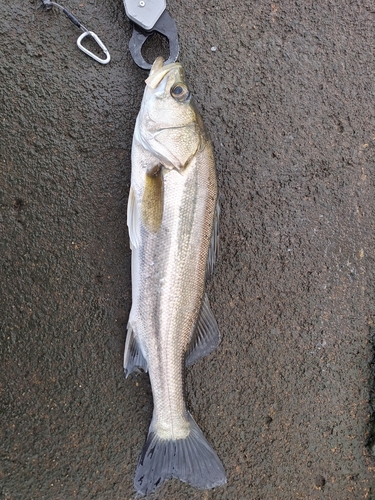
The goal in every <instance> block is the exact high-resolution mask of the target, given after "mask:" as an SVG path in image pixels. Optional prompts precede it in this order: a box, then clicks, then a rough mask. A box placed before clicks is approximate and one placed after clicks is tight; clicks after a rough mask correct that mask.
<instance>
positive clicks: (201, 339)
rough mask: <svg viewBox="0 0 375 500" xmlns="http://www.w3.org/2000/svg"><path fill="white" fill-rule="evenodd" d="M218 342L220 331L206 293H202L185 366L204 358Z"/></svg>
mask: <svg viewBox="0 0 375 500" xmlns="http://www.w3.org/2000/svg"><path fill="white" fill-rule="evenodd" d="M219 343H220V332H219V328H218V326H217V323H216V319H215V317H214V315H213V313H212V311H211V308H210V303H209V301H208V297H207V294H204V297H203V302H202V307H201V310H200V313H199V316H198V321H197V326H196V328H195V332H194V334H193V337H192V339H191V341H190V347H189V349H188V351H187V353H186V361H185V364H186V366H190V365H192V364H193V363H195V362H196V361H197V360H198V359H200V358H204V357H205V356H207V355H208V354H210V352H212V351H213V350H214V349H216V347H217V346H218V345H219Z"/></svg>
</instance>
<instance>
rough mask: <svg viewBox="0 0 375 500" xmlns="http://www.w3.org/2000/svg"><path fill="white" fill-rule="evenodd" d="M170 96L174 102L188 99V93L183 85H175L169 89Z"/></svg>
mask: <svg viewBox="0 0 375 500" xmlns="http://www.w3.org/2000/svg"><path fill="white" fill-rule="evenodd" d="M171 96H172V97H173V99H176V101H186V100H187V99H188V98H189V97H190V92H189V90H188V88H187V87H186V85H184V84H183V83H176V85H173V87H172V88H171Z"/></svg>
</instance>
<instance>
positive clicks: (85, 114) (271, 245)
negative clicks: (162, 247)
mask: <svg viewBox="0 0 375 500" xmlns="http://www.w3.org/2000/svg"><path fill="white" fill-rule="evenodd" d="M39 5H40V2H39V1H36V0H34V1H28V2H26V1H21V0H14V1H9V0H4V1H3V2H2V3H1V4H0V39H1V53H2V58H1V59H2V62H1V65H0V75H1V93H2V95H1V127H2V128H1V136H0V144H1V169H0V175H1V176H0V196H1V197H0V217H1V218H0V238H1V240H0V241H1V251H0V255H1V274H0V283H1V293H0V294H1V297H0V300H1V306H0V307H1V316H0V329H1V347H0V359H1V373H0V377H1V380H0V382H1V397H2V406H1V413H0V436H1V466H0V498H2V499H4V500H5V499H6V500H31V499H35V500H36V499H38V500H39V499H46V500H52V499H53V500H70V499H73V498H77V499H100V500H102V499H103V500H117V499H132V498H134V492H133V475H134V471H135V466H136V462H137V459H138V455H139V452H140V450H141V448H142V445H143V441H144V439H145V436H146V432H147V429H148V425H149V420H150V416H151V412H152V397H151V390H150V386H149V382H148V378H147V375H142V376H140V377H139V378H137V379H131V380H125V378H124V376H123V372H122V353H123V346H124V339H125V332H126V322H127V316H128V312H129V309H130V305H131V289H130V260H129V258H130V252H129V241H128V235H127V228H126V204H127V196H128V189H129V179H130V148H131V140H132V131H133V126H134V122H135V117H136V115H137V112H138V109H139V105H140V101H141V96H142V93H143V80H144V78H145V77H146V73H145V72H143V71H142V70H140V69H138V68H137V67H136V66H135V65H134V64H133V62H132V60H131V57H130V54H129V52H128V49H127V43H128V40H129V39H130V36H131V28H130V26H129V23H128V21H127V19H126V17H125V14H124V10H123V6H122V2H121V1H120V0H106V1H103V2H100V1H98V0H87V1H85V2H81V3H79V2H77V1H73V0H69V1H66V2H65V3H64V5H65V6H66V7H67V8H69V9H70V10H72V11H73V12H74V13H75V14H76V16H77V17H78V18H79V19H81V20H82V21H83V22H84V24H86V25H87V26H88V27H89V28H90V29H92V30H94V31H95V32H96V33H97V34H98V35H99V36H100V37H101V38H102V40H103V41H104V42H105V43H106V45H107V46H108V48H109V50H110V52H111V55H112V61H111V63H110V64H109V65H108V66H105V67H103V66H100V65H98V64H97V63H95V62H93V61H92V60H91V59H89V58H88V57H87V56H85V55H84V54H82V53H81V52H80V51H79V50H78V49H77V48H76V46H75V40H76V38H77V36H78V35H79V30H78V29H77V28H76V27H74V26H73V25H72V24H71V23H69V21H68V20H67V19H66V18H65V17H64V16H63V15H62V14H60V13H56V14H53V13H51V12H49V13H46V12H43V11H42V10H41V9H39V8H38V7H39ZM168 7H169V11H170V13H171V15H172V16H173V17H174V18H175V20H176V22H177V25H178V29H179V36H180V43H181V53H180V54H181V56H180V61H181V62H182V63H183V65H184V66H185V69H186V72H187V75H188V79H189V81H190V84H191V88H192V90H193V92H194V94H195V96H196V100H197V101H198V104H199V107H200V109H201V111H202V114H203V117H204V120H205V123H206V124H207V128H208V129H209V131H210V133H211V136H212V139H213V142H214V147H215V152H216V158H217V166H218V177H219V184H220V191H221V196H222V223H221V255H220V260H219V263H218V266H217V269H216V273H215V277H214V279H213V281H212V282H211V283H210V290H209V292H210V297H211V302H212V307H213V309H214V311H215V313H216V317H217V320H218V324H219V326H220V328H221V331H222V334H223V341H222V344H221V345H220V347H219V348H218V350H217V351H216V352H215V353H214V354H213V355H211V356H210V357H209V358H208V359H205V360H202V361H200V362H199V363H197V364H196V366H194V367H192V368H191V369H189V370H188V372H187V396H188V401H189V406H190V409H191V411H192V414H193V415H194V417H195V419H196V420H197V422H198V423H199V425H200V426H201V428H202V430H203V431H204V432H205V434H206V436H207V437H208V439H209V440H210V442H211V443H212V444H213V445H214V447H215V449H216V451H217V453H218V454H219V456H220V457H221V459H222V461H223V463H224V465H225V467H226V470H227V473H228V485H227V486H225V487H223V488H218V489H217V490H213V491H209V492H201V491H196V490H194V489H193V488H191V487H189V486H188V485H185V484H183V483H180V482H178V481H176V480H173V481H169V482H168V483H166V484H165V485H164V486H163V487H162V488H161V490H160V491H159V492H158V493H157V494H156V495H154V498H158V499H164V500H172V499H186V500H187V499H189V500H190V499H205V500H208V499H212V500H227V499H228V500H229V499H233V500H245V499H246V500H248V499H249V500H290V499H304V500H310V499H311V500H315V499H332V500H349V499H358V500H359V499H368V500H370V499H372V500H374V498H375V476H374V471H375V468H374V461H373V457H371V453H370V450H371V446H372V445H373V444H374V437H375V431H374V420H372V423H371V414H372V411H373V409H374V404H375V386H374V382H373V375H374V362H373V354H374V349H375V347H374V346H375V343H374V339H375V335H374V334H375V326H374V301H373V299H374V257H375V250H374V208H375V201H374V180H375V155H374V151H375V107H374V99H375V61H374V28H375V15H374V5H373V3H372V2H370V1H369V0H359V1H355V2H351V3H346V2H336V3H335V4H334V3H333V2H330V1H328V0H318V1H317V2H312V1H298V0H292V1H290V2H265V1H254V2H230V3H229V2H225V1H223V0H218V2H213V1H211V0H210V1H207V0H201V1H200V2H196V3H194V2H190V3H187V2H183V1H182V0H175V1H172V0H170V1H169V2H168ZM213 46H215V47H217V50H216V51H212V50H211V47H213ZM161 50H162V47H161V44H160V40H159V41H157V40H156V41H154V42H152V43H150V46H149V47H148V49H147V50H146V52H147V55H148V57H149V58H151V59H152V58H153V57H155V56H156V55H159V52H160V51H161ZM366 443H367V444H368V445H369V446H367V447H366Z"/></svg>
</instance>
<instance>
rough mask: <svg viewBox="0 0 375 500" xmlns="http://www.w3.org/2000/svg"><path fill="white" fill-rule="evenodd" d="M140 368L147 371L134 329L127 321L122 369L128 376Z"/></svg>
mask: <svg viewBox="0 0 375 500" xmlns="http://www.w3.org/2000/svg"><path fill="white" fill-rule="evenodd" d="M140 370H143V371H144V372H147V371H148V366H147V361H146V359H145V357H144V356H143V354H142V351H141V349H140V347H139V344H138V341H137V339H136V337H135V335H134V330H133V328H132V326H131V324H130V323H128V333H127V335H126V342H125V352H124V371H125V376H126V377H128V376H129V375H131V374H132V373H133V372H135V373H137V372H139V371H140Z"/></svg>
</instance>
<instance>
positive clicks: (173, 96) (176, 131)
mask: <svg viewBox="0 0 375 500" xmlns="http://www.w3.org/2000/svg"><path fill="white" fill-rule="evenodd" d="M163 62H164V60H163V58H162V57H158V58H157V59H156V60H155V62H154V64H153V66H152V68H151V71H150V75H149V77H148V78H147V80H146V88H145V91H144V96H143V100H142V105H141V109H140V112H139V115H138V118H137V124H136V128H135V138H136V139H137V140H138V141H139V142H140V143H141V144H142V145H143V147H144V148H145V149H147V150H148V151H149V152H150V153H152V154H153V155H154V156H155V157H156V158H157V159H158V160H159V161H160V163H161V164H162V165H163V166H164V167H165V168H167V169H173V168H175V169H177V170H179V171H181V170H183V169H184V168H185V167H186V166H187V165H188V164H189V162H190V161H191V160H192V158H193V157H194V155H195V154H196V152H197V151H198V150H199V149H200V148H201V147H202V144H203V141H204V137H205V130H204V126H203V123H202V119H201V117H200V115H199V113H198V112H197V110H196V107H195V105H194V102H193V100H192V97H191V93H190V91H189V89H188V86H187V84H186V80H185V74H184V70H183V67H182V66H181V64H180V63H171V64H167V65H165V66H163Z"/></svg>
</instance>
